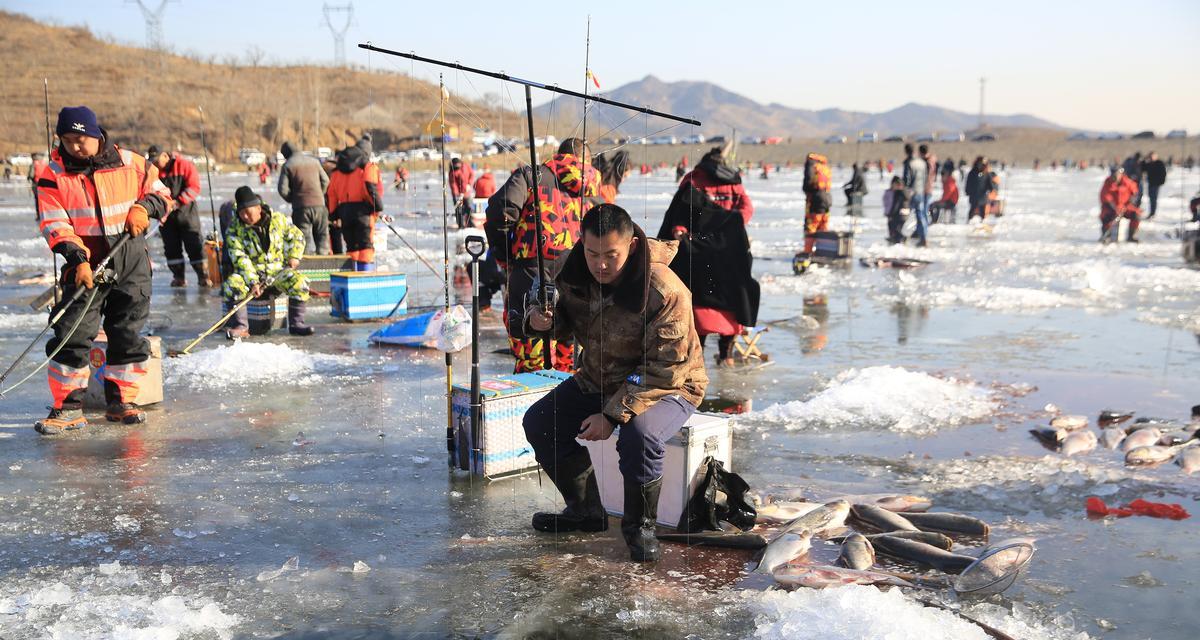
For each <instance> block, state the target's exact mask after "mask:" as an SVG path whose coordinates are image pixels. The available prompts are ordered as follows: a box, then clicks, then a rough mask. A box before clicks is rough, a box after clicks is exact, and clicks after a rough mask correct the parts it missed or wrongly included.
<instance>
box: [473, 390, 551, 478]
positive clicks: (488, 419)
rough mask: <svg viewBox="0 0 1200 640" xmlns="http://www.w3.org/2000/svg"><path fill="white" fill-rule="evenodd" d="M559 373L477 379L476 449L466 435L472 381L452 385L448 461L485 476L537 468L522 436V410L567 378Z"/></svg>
mask: <svg viewBox="0 0 1200 640" xmlns="http://www.w3.org/2000/svg"><path fill="white" fill-rule="evenodd" d="M569 377H571V374H569V373H563V372H561V371H554V370H549V371H538V372H536V373H516V374H512V375H506V376H495V377H489V378H484V379H483V380H481V381H480V384H479V386H480V395H481V396H482V400H483V419H482V422H483V424H482V425H480V438H479V451H477V452H476V451H474V448H475V444H474V441H473V440H472V437H471V385H470V384H456V385H454V393H453V396H452V406H453V415H452V419H453V424H454V450H455V451H454V454H453V460H454V461H455V464H456V466H457V467H458V468H459V469H462V470H464V471H470V472H471V473H472V474H475V475H478V476H483V477H485V478H495V477H498V476H506V475H516V474H520V473H526V472H529V471H534V470H536V469H537V468H538V463H537V460H535V459H534V457H533V447H532V446H530V445H529V441H527V440H526V439H525V428H524V427H522V426H521V420H522V418H524V417H525V411H526V410H527V409H529V407H530V406H531V405H532V404H533V403H535V402H537V401H538V400H540V399H541V398H542V396H544V395H546V394H547V393H549V392H550V390H551V389H553V388H554V387H556V386H558V384H559V383H560V382H562V381H564V380H566V379H567V378H569Z"/></svg>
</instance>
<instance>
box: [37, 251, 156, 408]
mask: <svg viewBox="0 0 1200 640" xmlns="http://www.w3.org/2000/svg"><path fill="white" fill-rule="evenodd" d="M115 242H116V238H115V237H114V238H109V245H112V244H113V243H115ZM109 268H110V269H112V271H113V273H114V274H115V278H116V282H115V283H113V284H110V285H101V284H97V285H96V287H97V288H96V290H95V291H96V297H95V299H94V300H93V301H92V304H91V306H89V307H87V311H86V312H84V307H85V306H86V303H87V299H88V298H89V297H90V296H91V294H92V292H91V291H86V292H84V294H83V296H82V297H81V298H80V299H79V300H78V301H76V302H75V304H73V305H71V307H70V308H69V309H67V312H66V314H64V315H63V317H62V320H60V321H59V322H58V324H56V325H54V336H53V337H52V338H50V340H48V341H47V342H46V355H50V354H51V353H54V350H55V349H57V348H58V346H59V344H63V345H64V346H63V348H62V350H61V351H59V352H58V354H57V355H55V356H54V358H53V361H54V362H56V363H58V364H60V365H64V366H65V367H69V368H70V369H86V368H87V367H88V366H89V364H90V361H89V358H88V352H89V351H90V350H91V348H92V341H94V340H95V339H96V335H97V334H98V333H99V332H100V327H101V325H103V326H104V333H105V334H106V335H107V336H108V351H107V353H106V356H105V366H107V367H114V366H118V367H119V365H127V364H135V363H139V362H145V361H146V360H148V359H150V343H149V342H147V341H146V339H145V338H143V337H142V335H141V331H142V327H143V326H144V325H145V324H146V317H147V316H149V315H150V277H151V271H150V251H149V249H148V248H147V246H146V240H145V238H142V237H138V238H131V239H129V240H128V241H126V242H125V244H124V246H122V248H121V249H120V250H119V252H118V253H117V255H116V256H114V257H113V259H112V261H111V262H110V263H109ZM97 275H99V274H97ZM73 278H74V276H73V274H71V273H69V270H68V268H67V267H63V278H62V282H63V301H62V302H60V303H59V305H60V306H61V305H62V304H65V303H66V300H67V299H69V298H70V296H71V295H73V294H74V293H75V285H74V279H73ZM58 309H59V307H57V306H56V307H55V308H54V311H53V313H58ZM80 315H83V319H82V321H80V322H79V327H78V328H77V329H76V330H75V332H74V333H72V334H70V335H69V336H68V335H67V332H68V331H70V329H71V327H72V326H73V325H74V324H75V322H76V321H78V320H79V318H80ZM54 369H55V367H54V366H53V365H51V370H52V372H53V370H54ZM104 394H105V398H106V400H107V401H108V402H109V403H113V402H119V401H121V397H120V391H119V389H118V387H117V386H116V385H115V384H113V383H111V382H106V383H105V385H104Z"/></svg>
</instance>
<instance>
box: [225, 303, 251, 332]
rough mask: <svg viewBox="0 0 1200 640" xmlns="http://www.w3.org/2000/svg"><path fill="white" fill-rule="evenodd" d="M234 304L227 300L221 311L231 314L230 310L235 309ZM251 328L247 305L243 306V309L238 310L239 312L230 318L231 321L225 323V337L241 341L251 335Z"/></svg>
mask: <svg viewBox="0 0 1200 640" xmlns="http://www.w3.org/2000/svg"><path fill="white" fill-rule="evenodd" d="M234 304H235V303H234V302H230V301H229V300H225V301H224V302H223V303H222V304H221V309H222V310H223V311H224V312H225V313H229V310H230V309H231V308H233V305H234ZM249 326H250V313H249V312H247V311H246V305H242V308H240V309H238V310H237V312H236V313H234V314H233V315H232V316H230V317H229V320H228V321H226V322H225V337H226V338H229V339H230V340H241V339H242V338H245V337H246V336H248V335H250V329H249Z"/></svg>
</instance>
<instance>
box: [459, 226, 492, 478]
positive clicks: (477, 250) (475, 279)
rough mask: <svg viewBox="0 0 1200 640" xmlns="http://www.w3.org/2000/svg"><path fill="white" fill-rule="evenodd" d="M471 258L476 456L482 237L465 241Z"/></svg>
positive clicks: (476, 449) (479, 408)
mask: <svg viewBox="0 0 1200 640" xmlns="http://www.w3.org/2000/svg"><path fill="white" fill-rule="evenodd" d="M463 246H464V247H465V248H466V250H467V254H468V255H470V256H471V443H472V449H473V450H474V454H475V456H479V455H480V454H481V451H480V449H479V443H480V441H482V440H483V397H482V396H483V394H482V391H481V388H480V380H479V262H480V260H481V259H482V258H483V255H484V254H485V253H486V252H487V243H486V242H485V241H484V239H483V237H482V236H478V235H474V234H472V235H468V236H467V237H466V239H465V240H464V241H463Z"/></svg>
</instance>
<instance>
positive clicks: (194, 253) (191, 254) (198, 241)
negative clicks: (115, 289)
mask: <svg viewBox="0 0 1200 640" xmlns="http://www.w3.org/2000/svg"><path fill="white" fill-rule="evenodd" d="M146 157H147V158H148V159H149V160H150V162H151V163H153V164H154V166H155V167H157V168H158V179H159V180H162V183H163V184H164V185H166V187H167V188H168V189H170V190H171V199H172V200H174V201H175V202H176V203H177V204H178V205H179V208H178V209H176V210H175V211H174V212H172V213H171V216H170V217H169V218H167V219H166V220H165V221H164V222H163V224H162V228H160V229H159V232H160V233H161V234H162V239H163V253H164V254H166V256H167V268H169V269H170V270H171V275H172V278H171V286H172V287H182V286H184V284H185V283H184V279H183V276H184V274H185V273H186V271H187V270H186V269H185V268H184V266H185V265H187V264H189V263H190V264H191V265H192V270H193V271H195V272H196V280H197V282H198V283H199V284H200V287H201V288H207V287H208V286H209V285H210V283H209V280H208V274H207V273H205V270H204V237H203V236H202V235H201V231H200V212H199V211H197V204H196V199H197V198H199V197H200V173H199V172H198V171H196V165H194V164H192V161H191V160H188V159H187V158H185V157H183V156H181V155H179V154H178V153H167V152H166V151H163V150H162V147H159V146H158V145H151V146H150V149H149V150H148V151H147V152H146ZM185 249H186V250H187V257H188V259H187V260H184V259H183V252H184V250H185Z"/></svg>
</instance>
